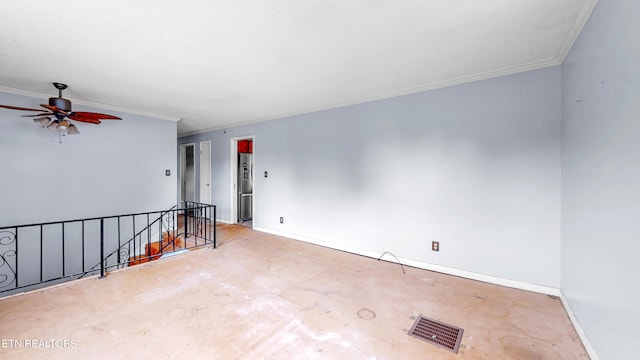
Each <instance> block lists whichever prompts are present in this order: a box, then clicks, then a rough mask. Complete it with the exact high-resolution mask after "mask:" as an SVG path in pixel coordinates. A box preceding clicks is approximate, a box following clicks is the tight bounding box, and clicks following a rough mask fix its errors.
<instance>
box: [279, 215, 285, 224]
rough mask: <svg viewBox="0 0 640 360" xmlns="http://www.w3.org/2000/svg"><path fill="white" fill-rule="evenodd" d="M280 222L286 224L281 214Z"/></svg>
mask: <svg viewBox="0 0 640 360" xmlns="http://www.w3.org/2000/svg"><path fill="white" fill-rule="evenodd" d="M280 224H284V218H283V217H282V216H280Z"/></svg>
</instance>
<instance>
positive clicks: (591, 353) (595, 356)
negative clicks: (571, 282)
mask: <svg viewBox="0 0 640 360" xmlns="http://www.w3.org/2000/svg"><path fill="white" fill-rule="evenodd" d="M559 297H560V300H562V305H564V309H565V311H566V312H567V315H569V319H570V320H571V323H572V324H573V327H574V328H575V329H576V332H577V333H578V336H579V337H580V340H582V345H584V348H585V349H586V350H587V353H588V354H589V357H590V358H591V360H599V359H600V357H598V354H597V353H596V350H595V349H594V348H593V345H591V341H589V338H588V337H587V333H585V332H584V329H583V328H582V326H581V325H580V322H578V318H576V315H575V314H574V312H573V310H572V309H571V305H569V300H567V297H566V296H565V295H564V293H563V292H562V291H560V295H559Z"/></svg>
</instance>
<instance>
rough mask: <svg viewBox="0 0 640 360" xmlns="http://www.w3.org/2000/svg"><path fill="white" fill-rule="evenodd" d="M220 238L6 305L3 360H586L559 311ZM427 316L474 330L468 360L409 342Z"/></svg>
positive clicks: (390, 266)
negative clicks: (212, 243) (202, 246)
mask: <svg viewBox="0 0 640 360" xmlns="http://www.w3.org/2000/svg"><path fill="white" fill-rule="evenodd" d="M218 235H219V236H218V239H219V244H220V246H219V247H218V249H210V248H206V249H202V250H198V251H193V252H190V253H187V254H184V255H177V256H174V257H170V258H167V259H163V260H160V261H154V262H151V263H147V264H144V265H140V266H136V267H132V268H129V269H125V270H122V271H118V272H115V273H111V274H110V275H109V276H107V277H106V278H104V279H97V278H89V279H84V280H80V281H76V282H73V283H68V284H64V285H60V286H57V287H53V288H49V289H45V290H40V291H36V292H32V293H28V294H23V295H17V296H13V297H9V298H5V299H2V300H0V339H1V340H2V343H1V344H0V345H1V346H0V358H28V359H69V358H86V359H114V358H130V359H152V358H153V359H174V358H175V359H181V358H190V359H588V355H587V354H586V352H585V350H584V348H583V346H582V344H581V342H580V340H579V338H578V336H577V334H576V331H575V330H574V328H573V326H572V325H571V322H570V321H569V318H568V317H567V314H566V312H565V310H564V308H563V307H562V304H561V302H560V300H559V299H557V298H554V297H549V296H547V295H543V294H536V293H531V292H526V291H521V290H515V289H510V288H505V287H501V286H496V285H491V284H487V283H482V282H478V281H472V280H467V279H463V278H458V277H455V276H449V275H444V274H440V273H436V272H431V271H426V270H420V269H416V268H411V267H405V269H406V274H403V272H402V269H401V268H400V266H399V265H398V264H394V263H389V262H385V261H377V260H376V259H370V258H367V257H362V256H358V255H353V254H349V253H345V252H340V251H336V250H331V249H327V248H323V247H320V246H315V245H310V244H307V243H304V242H300V241H295V240H290V239H287V238H283V237H278V236H273V235H269V234H265V233H261V232H256V231H253V230H251V229H249V228H246V227H242V226H233V225H219V226H218ZM420 314H424V315H425V316H428V317H431V318H435V319H438V320H441V321H444V322H446V323H449V324H452V325H455V326H458V327H461V328H463V329H464V336H463V339H462V345H461V347H460V351H459V353H458V354H454V353H452V352H449V351H446V350H443V349H439V348H436V347H435V346H433V345H430V344H428V343H425V342H423V341H420V340H417V339H415V338H413V337H410V336H408V335H407V331H408V330H409V329H410V328H411V325H412V324H413V322H414V320H415V318H416V317H417V316H418V315H420ZM14 340H15V341H14ZM25 340H30V345H31V346H29V347H26V346H25V345H26V343H25ZM36 340H37V341H41V340H44V341H45V343H44V344H43V343H42V342H39V345H38V346H35V347H34V346H33V344H34V341H36ZM56 340H57V342H56ZM65 340H67V341H69V342H70V345H68V346H65V345H64V343H63V342H64V341H65ZM18 344H20V345H22V347H18ZM47 344H49V348H47V347H46V346H47ZM61 344H63V345H62V346H59V345H61ZM71 344H72V345H75V346H71Z"/></svg>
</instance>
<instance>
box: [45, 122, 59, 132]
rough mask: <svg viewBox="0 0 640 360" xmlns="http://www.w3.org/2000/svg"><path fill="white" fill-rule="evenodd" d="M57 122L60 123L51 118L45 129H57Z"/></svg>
mask: <svg viewBox="0 0 640 360" xmlns="http://www.w3.org/2000/svg"><path fill="white" fill-rule="evenodd" d="M59 123H60V120H53V121H52V122H51V123H50V124H49V125H47V129H49V130H53V131H58V124H59Z"/></svg>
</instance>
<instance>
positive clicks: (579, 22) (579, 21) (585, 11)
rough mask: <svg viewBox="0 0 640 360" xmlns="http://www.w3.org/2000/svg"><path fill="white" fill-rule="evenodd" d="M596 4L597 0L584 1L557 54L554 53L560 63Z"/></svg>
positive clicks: (567, 53)
mask: <svg viewBox="0 0 640 360" xmlns="http://www.w3.org/2000/svg"><path fill="white" fill-rule="evenodd" d="M596 5H598V0H592V1H591V2H586V3H585V5H584V6H583V7H582V9H581V10H580V13H579V14H578V17H577V18H576V21H574V22H573V26H572V27H571V29H570V30H569V34H568V35H567V37H565V38H564V42H563V43H562V45H561V46H560V49H559V50H558V54H557V55H556V59H558V62H559V63H560V64H562V63H563V62H564V59H566V57H567V55H569V51H571V47H572V46H573V44H574V43H575V42H576V40H577V39H578V36H580V33H581V32H582V29H583V28H584V26H585V25H586V24H587V21H588V20H589V17H591V13H593V10H594V9H595V7H596Z"/></svg>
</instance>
